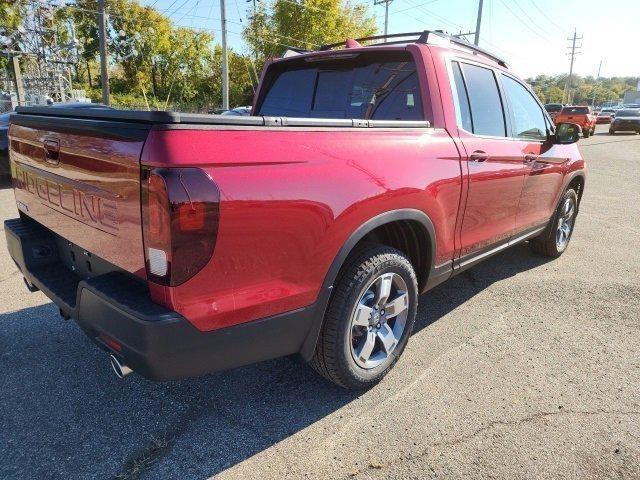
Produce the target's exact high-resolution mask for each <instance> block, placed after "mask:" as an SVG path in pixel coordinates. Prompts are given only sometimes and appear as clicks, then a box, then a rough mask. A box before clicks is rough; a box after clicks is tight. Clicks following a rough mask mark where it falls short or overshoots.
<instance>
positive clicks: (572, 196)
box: [529, 188, 578, 258]
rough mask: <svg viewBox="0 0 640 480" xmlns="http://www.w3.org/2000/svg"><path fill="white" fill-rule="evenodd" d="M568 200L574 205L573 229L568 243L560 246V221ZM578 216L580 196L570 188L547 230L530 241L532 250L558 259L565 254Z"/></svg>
mask: <svg viewBox="0 0 640 480" xmlns="http://www.w3.org/2000/svg"><path fill="white" fill-rule="evenodd" d="M567 200H570V201H571V202H572V204H573V214H572V215H571V227H570V230H569V233H568V236H567V237H566V243H563V244H559V243H558V239H557V233H558V230H559V226H560V219H561V217H562V214H563V209H564V208H565V205H566V202H567ZM577 215H578V195H577V194H576V191H575V190H574V189H573V188H569V189H567V190H566V191H565V192H564V195H562V198H561V199H560V202H558V206H557V207H556V211H555V213H554V214H553V217H552V218H551V221H550V222H549V225H548V226H547V228H546V229H545V230H544V231H543V232H542V233H541V234H540V235H538V236H537V237H535V238H532V239H531V240H530V241H529V245H530V246H531V249H532V250H533V251H534V252H536V253H538V254H540V255H544V256H546V257H551V258H558V257H559V256H560V255H562V254H563V253H564V251H565V250H566V249H567V247H568V246H569V242H570V240H571V236H572V235H573V230H574V228H575V225H576V217H577Z"/></svg>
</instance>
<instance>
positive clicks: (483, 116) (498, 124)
mask: <svg viewBox="0 0 640 480" xmlns="http://www.w3.org/2000/svg"><path fill="white" fill-rule="evenodd" d="M462 71H463V73H464V80H465V84H466V86H467V93H468V95H469V105H470V106H471V118H472V119H473V133H475V134H476V135H491V136H494V137H504V136H505V135H506V131H505V124H504V112H503V111H502V102H501V101H500V93H499V92H498V84H497V83H496V78H495V75H494V74H493V71H492V70H490V69H488V68H483V67H478V66H476V65H469V64H468V63H463V64H462Z"/></svg>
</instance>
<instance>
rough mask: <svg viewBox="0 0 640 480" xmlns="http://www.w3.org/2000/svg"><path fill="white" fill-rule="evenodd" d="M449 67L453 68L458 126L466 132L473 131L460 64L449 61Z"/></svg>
mask: <svg viewBox="0 0 640 480" xmlns="http://www.w3.org/2000/svg"><path fill="white" fill-rule="evenodd" d="M451 69H452V70H453V81H454V83H455V86H456V91H455V92H454V95H455V98H454V100H455V102H456V117H457V120H458V126H459V127H460V128H462V129H464V130H466V131H467V132H473V122H472V120H471V109H470V107H469V97H468V96H467V89H466V87H465V85H464V78H462V70H460V64H459V63H458V62H451Z"/></svg>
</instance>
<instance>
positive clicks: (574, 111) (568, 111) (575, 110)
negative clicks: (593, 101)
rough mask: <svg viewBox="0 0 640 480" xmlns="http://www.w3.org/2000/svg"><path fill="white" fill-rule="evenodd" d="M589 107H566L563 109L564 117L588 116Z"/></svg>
mask: <svg viewBox="0 0 640 480" xmlns="http://www.w3.org/2000/svg"><path fill="white" fill-rule="evenodd" d="M587 113H589V107H565V108H563V109H562V114H563V115H586V114H587Z"/></svg>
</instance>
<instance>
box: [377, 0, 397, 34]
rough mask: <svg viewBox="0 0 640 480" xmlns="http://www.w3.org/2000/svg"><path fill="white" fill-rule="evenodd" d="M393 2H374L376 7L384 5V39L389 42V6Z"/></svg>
mask: <svg viewBox="0 0 640 480" xmlns="http://www.w3.org/2000/svg"><path fill="white" fill-rule="evenodd" d="M392 1H393V0H373V4H374V5H384V39H385V41H386V40H387V33H388V32H389V4H390V3H391V2H392Z"/></svg>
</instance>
